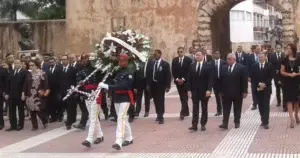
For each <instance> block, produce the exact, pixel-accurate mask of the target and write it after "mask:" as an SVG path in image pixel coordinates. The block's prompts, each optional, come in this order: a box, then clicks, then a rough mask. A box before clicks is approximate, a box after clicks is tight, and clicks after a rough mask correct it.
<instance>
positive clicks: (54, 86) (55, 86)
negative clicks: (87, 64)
mask: <svg viewBox="0 0 300 158" xmlns="http://www.w3.org/2000/svg"><path fill="white" fill-rule="evenodd" d="M50 69H51V68H50V67H49V71H48V73H47V75H48V85H49V89H50V93H60V92H61V88H60V86H61V79H62V74H63V70H62V67H60V66H59V65H56V66H55V68H54V71H53V73H52V72H51V71H50ZM75 78H76V77H75Z"/></svg>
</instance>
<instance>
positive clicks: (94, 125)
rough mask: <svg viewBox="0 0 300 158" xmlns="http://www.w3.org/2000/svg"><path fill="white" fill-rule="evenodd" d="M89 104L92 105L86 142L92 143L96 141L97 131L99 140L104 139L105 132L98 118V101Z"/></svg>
mask: <svg viewBox="0 0 300 158" xmlns="http://www.w3.org/2000/svg"><path fill="white" fill-rule="evenodd" d="M89 104H90V126H89V132H88V136H87V138H86V140H87V141H89V142H90V143H92V142H93V140H94V134H95V131H96V132H97V133H96V137H97V138H101V137H103V132H102V130H101V125H100V120H99V117H98V116H99V110H100V107H99V106H100V105H98V104H96V100H93V101H91V102H89Z"/></svg>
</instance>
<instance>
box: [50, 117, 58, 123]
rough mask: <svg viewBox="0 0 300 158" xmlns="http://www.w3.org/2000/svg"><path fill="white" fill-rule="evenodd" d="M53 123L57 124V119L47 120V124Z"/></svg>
mask: <svg viewBox="0 0 300 158" xmlns="http://www.w3.org/2000/svg"><path fill="white" fill-rule="evenodd" d="M54 122H57V119H51V118H50V119H49V123H54Z"/></svg>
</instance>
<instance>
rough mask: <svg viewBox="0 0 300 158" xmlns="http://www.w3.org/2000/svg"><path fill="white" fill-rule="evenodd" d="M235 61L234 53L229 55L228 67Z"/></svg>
mask: <svg viewBox="0 0 300 158" xmlns="http://www.w3.org/2000/svg"><path fill="white" fill-rule="evenodd" d="M235 61H236V57H235V54H234V53H229V54H228V55H227V64H228V65H233V64H234V63H235Z"/></svg>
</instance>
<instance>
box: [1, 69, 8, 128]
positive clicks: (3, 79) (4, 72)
mask: <svg viewBox="0 0 300 158" xmlns="http://www.w3.org/2000/svg"><path fill="white" fill-rule="evenodd" d="M1 64H2V63H1ZM7 77H8V70H7V69H5V68H3V66H2V65H1V66H0V130H2V129H3V128H4V119H3V115H4V111H3V105H4V96H3V94H5V90H6V85H7V84H6V83H7Z"/></svg>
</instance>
